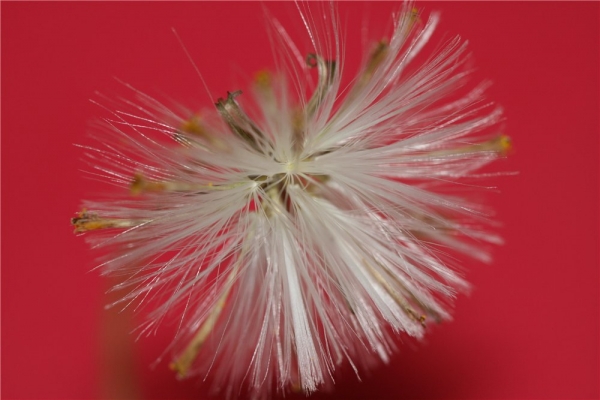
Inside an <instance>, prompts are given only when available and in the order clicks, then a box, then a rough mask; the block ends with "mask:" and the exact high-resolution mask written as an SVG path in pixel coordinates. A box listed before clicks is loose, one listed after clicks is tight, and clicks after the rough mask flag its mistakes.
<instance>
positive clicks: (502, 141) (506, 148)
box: [495, 135, 513, 155]
mask: <svg viewBox="0 0 600 400" xmlns="http://www.w3.org/2000/svg"><path fill="white" fill-rule="evenodd" d="M495 142H496V144H497V146H498V148H499V151H500V152H501V153H502V154H504V155H506V154H508V153H510V151H511V150H512V148H513V146H512V140H511V139H510V137H509V136H506V135H500V136H498V137H497V138H496V139H495Z"/></svg>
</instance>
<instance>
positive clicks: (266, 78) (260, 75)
mask: <svg viewBox="0 0 600 400" xmlns="http://www.w3.org/2000/svg"><path fill="white" fill-rule="evenodd" d="M254 82H255V83H256V85H257V86H258V87H259V88H262V89H264V88H268V87H270V86H271V74H270V73H269V71H265V70H261V71H258V72H257V73H256V75H254Z"/></svg>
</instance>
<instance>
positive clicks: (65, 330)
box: [2, 2, 600, 399]
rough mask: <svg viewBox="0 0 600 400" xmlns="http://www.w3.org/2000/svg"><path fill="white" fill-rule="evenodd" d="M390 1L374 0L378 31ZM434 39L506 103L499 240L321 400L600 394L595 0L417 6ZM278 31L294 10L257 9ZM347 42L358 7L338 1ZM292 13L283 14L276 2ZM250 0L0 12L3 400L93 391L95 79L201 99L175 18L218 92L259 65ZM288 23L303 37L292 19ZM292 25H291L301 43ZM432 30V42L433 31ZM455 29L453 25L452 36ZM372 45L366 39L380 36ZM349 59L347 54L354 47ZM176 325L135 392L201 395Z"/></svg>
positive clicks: (6, 6)
mask: <svg viewBox="0 0 600 400" xmlns="http://www.w3.org/2000/svg"><path fill="white" fill-rule="evenodd" d="M396 6H397V5H396V4H394V3H382V4H372V5H371V6H370V17H369V19H370V20H371V21H372V22H371V24H372V25H374V26H376V27H377V26H379V25H385V24H388V22H389V21H390V17H389V13H390V11H391V10H392V9H394V8H395V7H396ZM420 6H421V8H423V9H424V11H425V13H428V12H429V11H431V10H440V11H442V24H441V26H440V28H439V32H444V33H447V34H452V35H453V34H460V35H462V36H463V37H465V38H468V39H469V41H470V49H471V50H472V52H473V53H474V56H475V61H476V64H477V66H478V67H479V72H478V73H477V76H478V77H487V78H490V79H492V80H493V81H494V83H495V84H494V86H493V87H492V88H491V89H490V90H489V97H490V98H493V99H495V100H497V101H498V102H499V103H500V104H502V105H504V107H505V109H506V116H507V123H506V132H507V133H508V134H509V135H510V136H511V137H512V138H513V139H514V143H515V148H516V151H515V152H514V154H513V155H512V157H510V158H509V159H508V160H506V161H503V162H502V163H501V164H500V166H499V169H503V170H511V171H519V175H517V176H513V177H505V178H500V179H497V180H496V182H495V183H496V184H497V185H498V186H499V187H500V188H501V193H499V194H495V193H494V194H493V195H491V196H490V197H491V198H492V200H491V201H492V203H493V204H494V205H495V207H496V209H497V210H498V219H499V220H501V221H503V223H504V227H503V228H501V234H502V235H503V236H504V238H505V239H506V244H505V245H504V246H502V247H499V248H497V249H496V250H495V262H494V263H493V265H491V266H479V265H476V264H474V263H473V265H471V263H470V264H468V267H469V270H470V273H469V275H468V276H469V279H470V281H471V282H472V283H473V284H474V286H475V290H474V291H473V293H472V294H471V295H470V296H468V297H467V296H463V297H460V298H459V299H458V301H457V304H456V305H457V310H456V313H455V321H453V322H451V323H447V324H444V325H441V326H437V327H433V328H432V330H431V333H430V334H429V335H428V337H427V338H426V340H425V341H424V342H423V343H422V344H417V345H411V346H405V347H402V348H401V352H400V354H399V355H398V356H397V357H396V358H395V359H394V361H393V362H392V363H391V365H389V366H387V367H382V368H380V369H378V370H376V371H374V373H373V374H372V376H370V377H364V379H363V381H364V382H363V383H358V382H356V380H355V379H354V378H353V377H352V376H348V377H347V379H346V380H344V381H343V382H339V384H338V387H337V391H336V393H335V395H319V396H318V398H323V399H326V398H336V396H337V398H356V399H363V398H374V399H397V398H403V397H406V398H490V397H493V398H550V397H552V398H598V396H599V388H598V376H599V373H598V372H599V371H598V359H599V349H598V343H599V340H598V339H599V324H598V320H599V312H598V311H599V310H598V305H599V299H598V289H599V276H598V269H599V265H598V209H599V201H598V166H599V165H598V154H599V152H598V150H599V146H598V137H599V129H598V123H599V96H598V93H599V81H598V80H599V65H598V49H599V48H600V47H599V43H598V37H599V31H598V25H599V23H598V21H599V18H598V17H599V6H600V5H599V4H598V3H531V2H530V3H440V4H437V3H429V2H427V3H422V4H421V5H420ZM268 7H269V8H270V9H271V10H273V12H274V13H275V14H276V15H278V16H279V17H281V19H282V20H283V21H284V23H287V22H286V21H291V20H294V21H295V22H294V23H293V24H292V29H296V28H295V27H297V28H298V29H301V26H300V24H299V23H298V22H299V21H298V18H297V16H296V15H295V11H294V7H293V5H292V4H286V5H283V6H282V5H281V4H269V5H268ZM339 8H340V11H341V15H342V20H344V21H347V22H346V24H347V25H346V26H347V27H348V37H349V38H357V37H358V36H357V35H358V32H359V31H360V28H361V26H362V20H363V16H364V13H363V10H364V5H362V4H356V3H352V4H350V3H344V4H341V5H340V7H339ZM286 10H287V11H286ZM261 15H262V11H261V6H260V5H259V4H256V3H253V4H251V3H246V4H235V3H227V4H219V3H171V4H167V3H161V4H150V3H119V4H115V3H85V4H84V3H51V4H42V3H3V4H2V396H3V397H4V398H94V397H97V396H98V394H97V393H98V389H97V388H98V386H99V378H98V375H99V372H98V370H99V366H98V356H99V350H98V342H99V334H98V331H99V329H100V327H99V324H100V322H99V321H100V319H101V313H102V311H101V307H102V305H103V304H104V303H105V302H106V298H105V297H104V295H103V291H104V289H105V287H106V284H105V283H104V282H103V279H102V278H100V277H99V276H98V273H97V272H91V273H90V272H88V271H89V270H90V269H91V267H92V266H93V260H92V255H91V253H90V252H89V250H88V248H87V246H86V245H85V243H84V242H83V240H82V238H79V237H75V236H74V235H73V234H72V228H71V227H70V225H69V223H68V220H69V218H70V217H71V216H73V215H74V212H76V211H77V210H78V208H79V201H80V199H82V198H83V197H86V196H89V195H91V194H93V193H95V192H98V191H99V190H101V187H100V186H98V185H99V184H97V183H95V182H94V181H90V180H87V179H85V178H84V176H83V174H82V173H81V172H80V171H79V169H81V168H84V165H83V163H82V162H81V151H80V150H79V149H77V148H76V147H74V146H73V143H86V140H87V139H86V138H85V136H84V133H85V132H86V130H87V129H88V128H87V127H88V122H89V121H91V120H93V119H94V117H96V116H98V115H101V114H102V112H101V110H100V109H99V108H98V107H96V106H93V105H92V104H90V103H89V102H88V99H89V98H91V97H94V91H95V90H101V91H102V92H103V93H105V94H107V95H109V96H112V95H115V94H123V93H125V91H123V90H122V87H121V86H120V85H119V84H118V83H117V82H116V81H115V80H114V79H113V76H116V77H118V78H120V79H122V80H124V81H126V82H128V83H131V84H132V85H134V86H136V87H137V88H139V89H141V90H144V91H147V92H150V93H152V94H157V93H158V94H160V93H163V94H165V95H168V96H170V97H172V98H175V99H177V100H178V101H180V102H182V103H183V104H186V105H188V106H190V107H196V106H200V105H208V104H210V101H211V100H214V99H209V98H208V97H207V96H206V95H205V93H204V91H203V90H202V86H201V84H200V81H199V79H198V78H197V76H196V75H195V73H194V71H193V68H192V67H191V65H190V63H189V62H188V61H187V59H186V57H185V55H184V52H183V51H182V49H181V47H180V46H179V45H178V43H177V40H176V39H175V37H174V35H173V34H172V33H171V27H175V28H176V29H177V31H178V33H179V35H180V36H181V37H182V39H183V41H184V43H185V44H186V46H187V48H188V49H189V51H190V52H191V54H192V57H193V58H194V60H195V62H196V63H197V65H198V66H199V68H200V69H201V71H202V73H203V75H204V78H205V79H206V81H207V82H208V83H209V85H210V87H211V90H212V92H213V93H214V94H215V95H216V96H222V95H224V94H225V91H226V90H236V89H238V88H240V87H244V85H243V82H245V81H246V76H250V75H251V74H252V73H253V72H254V71H257V70H259V69H261V68H263V67H264V66H268V65H270V63H271V53H270V51H271V50H270V48H269V45H268V42H267V40H266V35H265V33H264V29H263V23H262V19H261V18H262V17H261ZM298 32H300V31H298ZM296 36H301V35H296ZM442 36H443V35H441V34H439V33H438V35H437V36H436V39H437V40H438V42H439V40H440V38H441V37H442ZM446 37H449V36H446ZM374 39H378V37H375V38H374ZM348 47H349V48H352V49H356V50H358V51H353V52H350V53H349V54H348V55H347V62H348V63H349V64H350V65H356V64H352V63H356V61H357V60H358V57H359V54H360V50H361V47H360V45H359V44H358V43H350V42H349V43H348ZM169 332H170V328H165V329H164V330H163V331H160V333H159V336H157V337H156V338H149V339H142V340H141V341H139V342H138V343H137V344H136V352H137V354H139V358H138V361H137V369H138V373H139V376H140V385H141V388H142V392H143V397H145V398H167V397H171V398H202V397H203V396H204V395H205V391H204V389H202V388H198V384H197V382H195V381H185V382H177V381H175V379H174V377H173V374H172V373H171V372H170V371H169V370H168V369H167V368H166V363H162V364H160V365H158V366H157V367H156V368H155V369H150V368H149V367H148V365H149V364H150V363H151V362H152V361H153V359H154V357H156V356H158V355H159V353H160V351H161V350H162V347H163V346H164V345H165V344H166V343H167V341H168V334H169Z"/></svg>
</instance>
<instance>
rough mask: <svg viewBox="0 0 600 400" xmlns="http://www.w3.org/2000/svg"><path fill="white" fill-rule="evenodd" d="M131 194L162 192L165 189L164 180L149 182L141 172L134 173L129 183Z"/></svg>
mask: <svg viewBox="0 0 600 400" xmlns="http://www.w3.org/2000/svg"><path fill="white" fill-rule="evenodd" d="M129 188H130V190H131V194H132V195H134V196H135V195H138V194H140V193H143V192H162V191H164V190H166V189H167V187H166V184H165V183H164V182H150V181H148V180H146V178H144V176H143V175H142V174H139V173H137V174H135V175H134V176H133V181H132V182H131V185H130V187H129Z"/></svg>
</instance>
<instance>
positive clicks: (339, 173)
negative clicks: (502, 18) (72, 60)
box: [72, 3, 510, 397]
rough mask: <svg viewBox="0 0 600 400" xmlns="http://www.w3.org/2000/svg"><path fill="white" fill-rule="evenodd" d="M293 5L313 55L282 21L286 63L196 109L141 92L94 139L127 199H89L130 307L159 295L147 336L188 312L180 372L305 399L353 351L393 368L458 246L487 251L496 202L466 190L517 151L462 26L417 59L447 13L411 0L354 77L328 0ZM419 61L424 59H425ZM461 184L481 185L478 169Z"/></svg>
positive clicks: (445, 298)
mask: <svg viewBox="0 0 600 400" xmlns="http://www.w3.org/2000/svg"><path fill="white" fill-rule="evenodd" d="M311 7H314V6H309V5H306V4H300V5H298V8H299V10H300V17H301V18H302V19H303V22H304V25H305V26H306V28H307V30H308V34H309V36H310V39H311V43H312V47H313V49H312V53H311V54H308V56H306V54H302V53H301V52H300V50H299V49H298V48H297V47H296V46H295V44H294V43H293V42H292V40H291V39H290V36H289V35H288V33H287V32H286V30H285V29H284V28H283V26H281V24H280V23H279V22H278V21H277V20H276V19H274V18H272V19H271V20H270V21H271V29H270V32H271V35H272V36H271V38H272V42H273V46H275V49H276V53H278V54H279V55H278V56H277V57H276V58H277V60H276V64H277V68H276V70H275V71H274V72H273V73H267V72H262V73H260V74H258V75H257V79H256V81H255V82H254V84H253V86H252V90H251V92H252V94H251V95H247V94H243V95H242V94H241V92H239V91H237V92H232V93H227V96H226V97H224V98H221V99H218V101H217V102H216V107H215V108H214V109H211V110H208V111H204V112H202V113H201V114H194V115H190V114H185V113H182V112H175V111H173V110H172V109H171V108H168V107H166V106H164V105H163V104H161V103H159V102H158V101H157V100H155V99H153V98H151V97H149V96H147V95H144V94H143V93H141V92H139V91H137V90H136V91H135V92H136V94H137V100H135V101H131V102H127V101H124V102H123V103H120V104H123V107H122V108H119V109H117V110H115V111H111V116H110V117H108V118H106V119H105V120H104V121H103V127H104V128H105V129H104V131H103V134H101V135H99V136H98V137H99V144H98V145H96V146H95V147H86V155H87V157H88V158H87V159H88V161H89V163H90V165H92V167H93V172H92V173H93V174H97V175H99V176H102V177H105V178H106V177H108V179H109V181H110V182H112V183H115V184H117V185H119V186H121V187H128V188H129V189H128V193H127V195H125V196H121V197H118V198H109V199H108V200H104V201H86V202H84V204H83V207H84V209H83V210H84V211H82V212H80V213H79V214H78V215H77V217H76V218H73V220H72V223H73V225H74V226H75V231H76V232H87V231H99V232H97V233H96V234H94V235H91V237H90V239H91V241H92V242H93V243H94V244H96V245H97V246H98V247H100V248H104V249H105V250H107V251H106V254H107V255H106V258H105V259H104V260H103V261H102V268H104V270H105V272H106V273H110V274H114V275H119V276H122V283H120V284H119V285H118V286H117V289H123V288H125V289H128V292H127V294H126V295H124V297H123V299H122V301H121V303H120V304H122V305H127V304H128V303H133V304H136V305H139V304H151V305H152V307H153V311H152V312H151V313H150V315H149V318H148V319H147V323H146V324H145V325H144V326H142V327H141V330H142V332H152V331H154V330H155V329H156V327H157V326H158V325H159V323H161V321H163V320H164V319H165V317H167V316H170V317H172V318H176V319H178V320H179V329H178V333H177V335H176V337H175V340H174V343H173V346H172V350H173V352H174V360H173V362H172V364H171V367H172V368H173V369H174V370H175V371H176V372H177V373H178V374H179V376H180V377H187V376H201V377H207V376H209V377H210V379H211V381H212V382H213V384H214V385H215V387H216V388H217V389H219V390H221V391H224V392H225V394H226V395H229V396H237V395H239V394H240V393H250V394H251V395H253V396H255V397H267V396H270V395H271V394H273V393H275V392H280V393H281V392H286V391H288V390H300V391H303V392H305V393H310V392H313V391H315V390H317V389H318V388H320V387H323V386H324V385H329V384H331V383H332V382H333V377H334V371H336V369H338V368H339V367H340V366H341V365H343V364H346V365H350V366H352V368H354V369H355V370H356V371H357V373H358V371H360V370H361V369H363V368H368V367H369V366H371V365H373V364H374V363H377V362H381V361H383V362H387V361H388V360H389V357H390V355H391V353H392V352H393V350H394V347H395V346H394V341H395V336H396V335H395V334H398V333H402V332H404V333H406V334H408V335H410V336H412V337H417V338H418V337H421V336H422V335H423V333H424V329H425V328H426V325H427V323H428V321H432V320H433V321H439V320H443V319H448V318H449V313H448V306H449V305H450V303H451V300H452V298H453V297H454V295H455V294H456V292H458V291H461V290H464V289H466V288H467V287H468V284H467V283H466V282H465V281H464V280H463V278H462V277H461V275H460V274H459V273H458V272H457V265H455V263H454V262H453V259H454V258H453V257H454V256H453V254H455V253H457V252H460V253H464V254H467V255H470V256H473V257H475V258H478V259H481V260H484V261H486V260H488V255H487V253H486V252H485V251H484V248H485V246H483V248H482V246H481V244H482V243H494V242H499V239H498V238H497V237H496V236H495V235H493V234H491V233H488V232H486V228H485V227H486V226H489V221H488V220H487V218H488V215H487V214H486V212H485V210H484V209H483V208H482V207H481V206H479V205H477V204H472V203H470V202H468V201H467V200H465V198H464V196H462V195H460V196H459V194H462V193H464V192H465V189H469V188H472V187H473V186H472V185H470V184H468V185H466V184H464V183H465V182H469V180H470V179H472V178H480V177H481V176H483V175H487V174H486V173H484V172H482V171H481V168H482V167H483V166H485V165H487V164H488V163H490V162H491V161H493V160H496V159H498V158H500V157H504V156H505V153H506V151H507V150H508V148H509V146H510V143H509V140H508V138H507V137H506V136H503V135H501V134H499V133H498V131H497V129H498V128H497V126H498V123H499V122H500V120H501V119H502V112H501V110H500V109H499V108H498V107H496V106H494V105H492V104H490V103H486V102H485V101H484V100H483V91H484V89H485V87H484V86H485V85H479V86H475V87H473V89H472V90H468V89H466V90H465V88H467V87H466V86H465V85H464V83H465V78H466V77H467V75H468V74H469V70H468V68H467V65H466V64H465V60H467V59H468V57H467V54H466V45H465V43H464V42H462V41H461V40H460V39H459V38H455V39H451V40H449V41H447V42H446V43H445V44H444V45H443V46H442V47H438V49H437V50H435V51H432V53H431V56H429V57H428V58H424V61H423V62H421V63H420V65H418V66H415V65H413V64H414V63H413V64H411V62H413V61H414V59H415V57H417V56H418V55H419V54H420V53H421V52H422V50H423V49H424V48H426V47H427V46H428V44H429V42H430V38H431V36H432V34H433V32H434V30H435V29H436V26H437V25H438V19H439V18H438V15H437V14H435V13H432V14H431V15H430V17H429V18H428V19H427V20H423V19H422V18H421V16H420V15H419V12H418V11H417V10H416V9H415V8H414V7H413V5H412V4H410V3H405V4H404V5H403V6H402V7H401V9H400V10H399V12H398V13H397V14H396V15H394V17H393V18H394V23H393V32H392V33H391V35H390V37H389V38H388V39H385V40H381V41H379V42H375V43H373V46H372V47H371V49H370V50H369V51H368V52H367V54H366V55H365V57H364V59H363V63H362V66H361V67H360V70H359V72H358V74H357V75H356V77H355V78H353V79H351V80H350V83H349V84H345V85H343V84H342V76H343V74H342V72H345V71H343V66H344V65H343V60H344V55H343V52H342V48H343V47H344V45H343V43H342V41H341V34H340V31H341V30H340V27H339V18H338V17H337V13H336V10H335V8H336V6H335V5H333V4H328V5H323V4H320V5H319V6H318V8H319V10H318V12H315V11H314V10H312V11H311ZM419 58H420V57H419ZM465 179H467V181H465Z"/></svg>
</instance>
